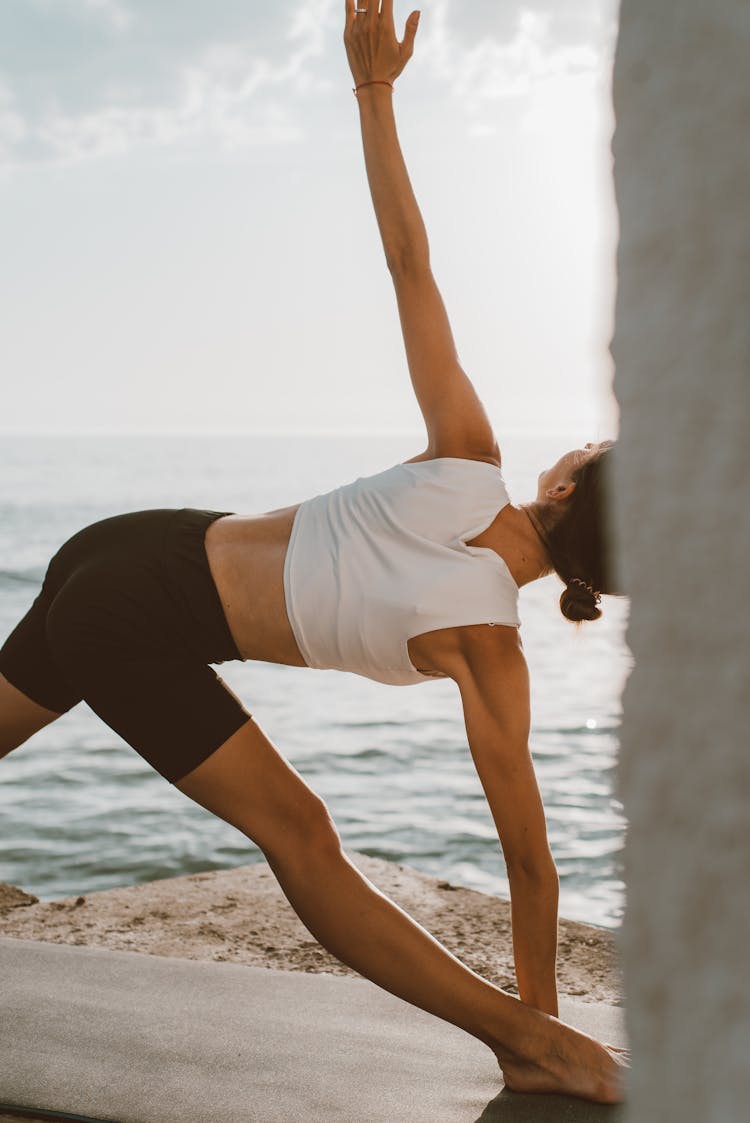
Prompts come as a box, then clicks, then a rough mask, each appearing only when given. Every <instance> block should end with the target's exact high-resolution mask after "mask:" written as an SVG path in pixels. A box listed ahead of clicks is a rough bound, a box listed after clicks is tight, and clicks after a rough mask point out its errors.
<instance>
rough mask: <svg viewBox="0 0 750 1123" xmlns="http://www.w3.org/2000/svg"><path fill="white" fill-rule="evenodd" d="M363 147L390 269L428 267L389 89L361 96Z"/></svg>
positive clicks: (377, 88)
mask: <svg viewBox="0 0 750 1123" xmlns="http://www.w3.org/2000/svg"><path fill="white" fill-rule="evenodd" d="M357 100H358V101H359V109H360V122H361V125H362V143H363V145H364V150H365V165H366V167H367V178H368V180H369V183H370V192H371V194H372V201H373V204H374V206H375V215H376V217H377V220H378V226H379V227H380V236H381V238H382V240H383V249H384V250H385V258H386V261H387V263H388V268H389V269H390V270H391V271H392V272H393V271H394V270H396V269H398V268H400V267H402V266H404V265H407V266H409V267H412V266H414V265H424V266H428V265H429V261H430V247H429V243H428V240H427V230H426V229H425V225H424V221H423V219H422V215H421V213H420V210H419V207H418V205H417V200H416V198H415V197H414V191H413V189H412V186H411V182H410V180H409V173H408V171H407V170H406V163H405V161H404V157H403V153H402V152H401V145H400V144H399V139H398V133H397V131H396V118H395V115H394V112H393V91H392V90H391V89H389V87H388V86H364V87H363V88H362V89H361V90H360V91H359V94H358V97H357Z"/></svg>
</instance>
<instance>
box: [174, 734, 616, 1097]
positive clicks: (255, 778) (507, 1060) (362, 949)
mask: <svg viewBox="0 0 750 1123" xmlns="http://www.w3.org/2000/svg"><path fill="white" fill-rule="evenodd" d="M175 786H176V787H178V788H179V789H180V791H182V792H184V793H185V794H186V795H188V796H189V797H190V798H191V799H194V800H195V801H196V802H197V803H200V804H201V805H202V806H204V807H206V808H208V810H210V811H213V812H214V813H215V814H217V815H219V816H220V817H221V818H222V819H225V820H226V821H227V822H229V823H231V824H232V825H233V826H235V827H237V828H238V829H239V830H241V831H242V832H243V833H244V834H245V835H246V836H247V837H248V838H250V839H252V841H254V842H256V843H257V845H258V846H259V847H260V848H261V849H262V850H263V852H264V854H265V856H266V858H267V859H268V862H269V865H270V866H271V868H272V870H273V872H274V874H275V875H276V877H277V878H278V881H279V884H280V885H281V888H282V889H283V891H284V894H285V895H286V897H287V899H288V900H289V902H290V904H291V905H292V907H293V909H294V911H295V912H296V913H297V915H298V916H299V918H300V920H301V921H302V922H303V924H304V925H305V926H306V927H307V928H308V929H309V931H310V932H311V933H312V934H313V935H314V936H315V938H316V939H317V940H318V941H319V942H320V943H321V944H322V945H323V946H324V947H326V948H327V949H328V950H329V951H330V952H332V954H333V955H335V956H336V957H337V958H338V959H340V960H341V962H342V963H346V964H348V965H349V966H350V967H352V968H353V969H354V970H356V971H358V972H359V973H360V974H361V975H364V976H365V977H366V978H368V979H370V980H371V981H372V982H374V983H376V984H377V985H378V986H380V987H382V988H383V989H384V990H387V991H390V993H391V994H395V995H397V996H398V997H399V998H403V999H404V1000H405V1001H407V1002H410V1003H412V1004H413V1005H414V1006H418V1007H420V1008H421V1009H422V1010H426V1011H427V1012H428V1013H430V1014H434V1015H436V1016H437V1017H439V1018H443V1019H444V1020H445V1021H447V1022H451V1023H452V1024H453V1025H456V1026H459V1027H460V1028H461V1029H464V1030H466V1032H467V1033H470V1034H472V1035H473V1036H474V1037H476V1038H478V1039H479V1040H480V1041H482V1042H483V1043H484V1044H486V1045H487V1046H488V1047H489V1048H491V1049H492V1050H493V1052H494V1053H495V1055H496V1057H497V1059H498V1062H499V1064H500V1066H501V1067H502V1069H503V1073H504V1077H505V1082H506V1084H507V1085H508V1086H509V1087H511V1088H513V1089H515V1090H518V1091H557V1092H567V1093H569V1094H572V1095H579V1096H582V1097H584V1098H586V1099H594V1100H599V1101H601V1102H610V1103H611V1102H616V1101H617V1100H619V1099H621V1094H620V1092H619V1090H618V1087H617V1081H616V1075H617V1069H618V1068H619V1067H620V1064H621V1063H622V1062H618V1060H617V1059H616V1058H615V1056H614V1055H613V1054H612V1053H610V1052H609V1051H608V1050H607V1049H606V1048H605V1047H604V1046H603V1045H601V1044H599V1042H597V1041H595V1040H594V1039H593V1038H591V1037H588V1035H586V1034H581V1033H578V1031H577V1030H574V1029H572V1028H571V1027H569V1026H565V1025H564V1024H563V1023H562V1022H560V1021H558V1019H557V1018H553V1017H551V1016H550V1015H547V1014H543V1013H541V1012H539V1011H536V1010H532V1009H531V1008H530V1007H528V1006H525V1005H524V1004H523V1003H522V1002H520V1001H519V1000H518V999H517V998H514V997H513V996H512V995H510V994H506V993H505V991H503V990H501V989H500V988H499V987H496V986H494V985H493V984H492V983H489V982H488V981H487V980H486V979H483V978H481V976H479V975H477V974H476V973H475V972H474V971H472V970H471V969H470V968H468V967H467V966H466V965H465V964H463V963H461V961H460V960H459V959H457V958H456V957H455V956H454V955H452V954H451V953H450V952H449V951H448V950H447V948H444V947H443V946H442V944H440V943H439V942H438V941H437V940H436V939H435V938H434V937H433V936H431V935H430V933H429V932H427V931H426V929H424V928H422V926H421V925H419V924H418V923H417V922H416V921H415V920H413V919H412V918H411V917H410V916H409V915H408V914H407V913H406V912H404V911H403V909H401V908H399V906H398V905H396V904H395V903H394V902H393V901H391V900H390V899H389V898H388V897H386V896H385V894H383V893H382V892H381V891H380V890H379V889H377V887H376V886H375V885H373V884H372V882H371V881H369V879H368V878H366V877H365V876H364V875H363V874H362V873H360V871H359V870H358V869H357V868H356V866H354V865H353V864H352V862H350V860H349V859H348V858H347V857H346V855H345V853H344V852H343V850H342V848H341V841H340V838H339V835H338V832H337V830H336V828H335V826H334V824H333V822H332V821H331V818H330V815H329V814H328V811H327V808H326V807H325V804H324V803H323V802H322V801H321V800H320V798H319V797H318V796H317V795H316V794H315V793H314V792H313V791H312V790H311V789H310V788H309V787H308V786H307V784H306V783H305V782H304V780H303V779H302V777H301V776H300V775H299V773H297V772H296V770H295V769H294V768H293V767H292V766H291V765H290V764H289V763H288V762H287V761H286V760H285V759H284V758H283V757H282V756H281V754H280V753H279V752H278V751H277V750H276V748H275V747H274V746H273V745H272V743H271V742H270V741H269V740H268V738H267V737H266V736H265V735H264V733H263V732H262V731H261V729H260V728H259V726H258V725H257V724H256V723H255V721H253V720H250V721H248V722H247V723H246V724H245V725H244V726H242V728H241V729H239V730H238V731H237V733H235V734H234V735H233V736H232V737H230V738H229V740H228V741H226V742H225V743H224V745H222V747H221V748H220V749H218V750H217V751H216V752H215V753H213V754H212V755H211V756H210V757H209V758H208V759H207V760H205V761H204V762H203V763H202V764H200V765H199V766H198V767H197V768H195V769H193V771H192V772H191V773H189V774H188V775H187V776H186V777H184V778H183V779H182V780H180V781H179V782H178V783H177V784H176V785H175Z"/></svg>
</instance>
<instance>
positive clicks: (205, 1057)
mask: <svg viewBox="0 0 750 1123" xmlns="http://www.w3.org/2000/svg"><path fill="white" fill-rule="evenodd" d="M0 991H1V993H2V997H1V999H0V1005H1V1007H2V1009H1V1015H0V1058H1V1061H0V1063H1V1065H2V1071H1V1073H0V1103H2V1104H15V1105H22V1106H25V1107H36V1108H43V1109H47V1110H57V1111H60V1112H69V1113H71V1114H79V1115H86V1116H93V1117H96V1118H100V1119H105V1120H113V1121H115V1123H185V1121H186V1120H189V1121H191V1123H198V1121H200V1123H208V1121H210V1123H298V1121H299V1123H301V1121H303V1120H304V1121H305V1123H397V1121H402V1120H403V1121H404V1123H478V1121H479V1120H481V1121H482V1123H494V1121H497V1123H503V1121H509V1123H510V1121H518V1120H527V1121H529V1123H531V1121H532V1120H533V1121H534V1123H543V1121H545V1120H555V1121H558V1120H566V1121H569V1123H596V1121H597V1120H609V1121H611V1123H615V1121H618V1120H620V1119H621V1115H622V1109H621V1108H620V1107H605V1106H602V1105H596V1104H587V1103H585V1102H584V1101H582V1100H577V1099H573V1098H569V1097H559V1096H539V1095H536V1096H525V1095H519V1094H516V1093H512V1092H509V1091H508V1090H507V1089H505V1090H503V1088H502V1079H501V1075H500V1070H499V1068H498V1067H497V1064H496V1062H495V1059H494V1057H493V1056H492V1054H491V1052H490V1051H489V1049H487V1048H486V1046H484V1045H482V1044H481V1042H479V1041H477V1040H476V1039H475V1038H473V1037H471V1036H470V1035H469V1034H467V1033H464V1032H463V1030H460V1029H458V1028H457V1027H455V1026H452V1025H450V1024H448V1023H447V1022H443V1021H441V1020H440V1019H438V1018H435V1017H433V1016H432V1015H430V1014H426V1013H424V1012H423V1011H422V1010H419V1009H417V1008H416V1007H414V1006H410V1005H409V1004H408V1003H405V1002H403V1001H401V1000H400V999H398V998H396V997H394V996H393V995H391V994H389V993H388V992H387V991H384V990H382V989H381V988H380V987H377V986H375V985H374V984H373V983H371V982H369V981H368V980H366V979H352V978H341V977H337V976H333V975H308V974H304V973H301V972H288V971H279V970H276V969H273V968H268V969H265V968H260V967H246V966H243V965H241V964H235V963H199V962H195V961H194V960H189V959H178V958H165V957H162V956H155V955H144V954H140V953H137V952H123V951H109V950H107V949H104V948H88V947H79V946H71V945H67V944H52V943H42V942H37V941H32V940H18V939H14V938H11V937H7V936H4V937H0ZM560 1016H561V1018H562V1019H563V1020H564V1021H567V1022H569V1023H570V1024H572V1025H575V1026H577V1027H578V1028H580V1029H582V1030H584V1031H585V1032H587V1033H591V1034H593V1035H594V1036H595V1037H598V1038H599V1039H600V1040H604V1041H609V1042H611V1043H612V1044H615V1045H624V1044H626V1042H625V1039H624V1020H623V1011H622V1010H621V1009H619V1008H617V1007H610V1006H603V1005H593V1004H588V1003H582V1002H574V1001H572V1000H570V999H562V1000H561V1003H560Z"/></svg>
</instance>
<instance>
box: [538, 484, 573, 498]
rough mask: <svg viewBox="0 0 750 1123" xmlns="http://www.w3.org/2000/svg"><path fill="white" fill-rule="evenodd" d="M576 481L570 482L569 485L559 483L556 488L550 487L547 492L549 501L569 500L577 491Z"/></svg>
mask: <svg viewBox="0 0 750 1123" xmlns="http://www.w3.org/2000/svg"><path fill="white" fill-rule="evenodd" d="M575 488H576V483H575V480H570V481H569V482H568V483H558V484H555V486H554V487H548V488H547V491H546V492H545V494H546V496H547V498H548V499H558V500H559V499H567V498H568V496H570V495H572V494H573V492H574V491H575Z"/></svg>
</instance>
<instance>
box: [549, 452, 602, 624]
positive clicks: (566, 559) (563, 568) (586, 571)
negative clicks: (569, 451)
mask: <svg viewBox="0 0 750 1123" xmlns="http://www.w3.org/2000/svg"><path fill="white" fill-rule="evenodd" d="M612 447H613V446H611V445H610V446H609V447H608V448H605V449H603V450H602V451H601V452H600V453H599V454H598V455H597V456H594V457H592V458H591V459H589V460H587V461H586V462H585V463H584V464H582V465H581V467H580V468H577V469H576V470H575V471H574V472H573V474H572V479H573V480H575V484H576V486H575V490H574V491H573V493H572V495H571V496H570V498H569V499H568V500H566V502H565V509H564V513H563V515H562V516H559V517H557V518H555V519H554V521H552V520H551V519H550V520H549V521H547V520H546V519H545V517H544V515H543V514H542V515H540V519H541V522H542V526H543V527H544V530H545V536H546V538H547V548H548V550H549V553H550V557H551V561H552V565H553V567H554V569H555V572H556V573H557V575H558V577H560V578H561V579H562V581H564V583H565V586H566V587H565V589H563V592H562V595H561V596H560V611H561V612H562V614H563V616H565V617H566V618H567V619H568V620H572V621H574V622H575V623H576V624H580V623H581V622H582V621H583V620H598V619H599V618H600V616H601V615H602V613H601V609H599V608H597V606H596V598H595V597H594V595H593V593H591V592H590V591H589V589H587V588H585V587H584V586H589V588H590V589H594V590H595V591H596V592H599V593H617V592H618V590H617V588H616V578H615V573H614V558H613V550H612V536H611V532H610V509H609V508H610V490H609V485H610V483H611V472H612ZM574 578H578V581H577V582H575V583H573V584H569V582H570V581H572V580H573V579H574ZM580 582H582V583H580Z"/></svg>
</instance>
